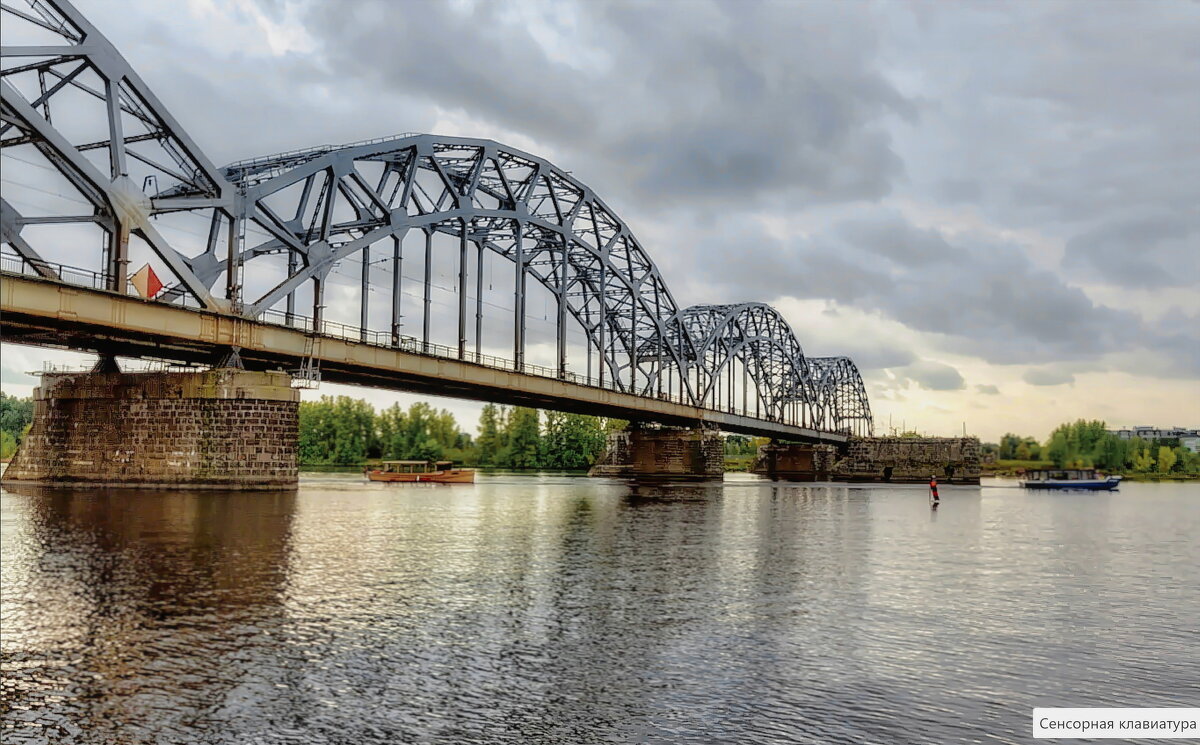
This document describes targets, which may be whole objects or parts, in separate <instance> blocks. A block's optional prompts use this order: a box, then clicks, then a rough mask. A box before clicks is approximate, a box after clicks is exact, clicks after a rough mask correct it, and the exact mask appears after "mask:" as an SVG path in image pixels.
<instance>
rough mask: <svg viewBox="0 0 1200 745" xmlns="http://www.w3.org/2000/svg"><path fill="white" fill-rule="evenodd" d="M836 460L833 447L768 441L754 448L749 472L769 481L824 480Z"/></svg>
mask: <svg viewBox="0 0 1200 745" xmlns="http://www.w3.org/2000/svg"><path fill="white" fill-rule="evenodd" d="M837 459H838V453H837V448H836V447H834V446H833V445H801V444H793V443H784V442H771V443H769V444H767V445H762V446H760V447H759V448H758V456H757V457H756V458H755V460H754V466H753V468H751V469H750V470H751V471H753V472H754V473H757V474H759V475H762V476H768V477H770V478H773V479H787V480H788V481H828V480H829V478H830V473H831V472H832V471H833V467H834V464H835V463H836V462H837Z"/></svg>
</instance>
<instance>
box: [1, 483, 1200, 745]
mask: <svg viewBox="0 0 1200 745" xmlns="http://www.w3.org/2000/svg"><path fill="white" fill-rule="evenodd" d="M0 510H2V526H0V528H2V533H0V539H2V541H3V543H2V546H3V552H2V569H3V594H2V598H0V600H2V604H0V640H2V654H3V660H2V661H3V708H2V710H0V719H2V724H3V738H2V739H3V740H4V742H6V743H7V742H26V741H32V742H39V741H40V742H54V743H58V742H78V743H156V744H157V743H189V742H204V743H231V744H232V743H239V744H241V743H275V742H298V743H356V744H364V743H393V742H454V743H459V742H462V743H471V742H478V743H597V742H647V743H682V742H739V743H755V742H811V743H827V742H836V743H864V742H865V743H893V742H1028V741H1030V737H1029V732H1030V710H1031V708H1032V707H1033V706H1035V705H1037V706H1143V707H1152V706H1163V707H1166V706H1184V705H1190V706H1196V705H1200V671H1198V667H1197V660H1198V659H1200V632H1198V631H1197V628H1198V623H1200V622H1198V619H1200V591H1198V589H1197V588H1200V541H1198V539H1197V536H1198V535H1200V486H1196V485H1169V484H1161V485H1160V484H1129V485H1127V486H1125V487H1124V488H1123V489H1122V490H1121V492H1120V493H1115V494H1098V495H1097V494H1086V493H1059V494H1053V493H1036V492H1025V491H1023V490H1020V489H1015V488H1002V487H1000V486H985V487H983V488H966V487H959V488H952V487H943V502H942V505H941V507H940V509H939V510H937V511H936V512H933V511H931V510H930V508H929V506H928V504H927V502H926V497H925V492H924V490H923V489H922V488H920V487H908V488H905V487H896V486H888V487H884V486H878V487H876V486H868V487H847V486H842V485H777V484H772V483H770V482H763V481H756V480H753V479H751V478H748V477H740V478H739V477H734V476H730V477H728V479H727V480H726V481H725V482H724V483H723V484H711V485H689V486H671V487H650V486H635V485H630V484H626V483H624V482H618V481H605V480H589V479H584V478H571V477H552V476H544V477H536V478H535V477H521V476H491V477H488V476H484V477H481V478H480V480H479V483H478V484H476V485H474V486H455V487H449V486H397V485H390V486H388V485H378V484H364V483H359V482H358V481H357V479H354V478H341V477H336V476H323V477H317V476H314V477H313V478H311V479H306V480H305V481H304V483H303V485H302V487H301V488H300V490H299V491H298V492H296V493H284V494H225V493H212V492H164V493H150V492H143V491H95V492H69V491H47V490H34V489H18V490H15V491H7V492H5V493H4V494H3V497H2V502H0Z"/></svg>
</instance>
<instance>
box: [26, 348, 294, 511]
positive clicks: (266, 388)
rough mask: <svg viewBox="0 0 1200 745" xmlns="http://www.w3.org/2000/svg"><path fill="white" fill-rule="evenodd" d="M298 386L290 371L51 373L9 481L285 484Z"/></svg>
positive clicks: (290, 482) (290, 480) (290, 477)
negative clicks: (287, 372)
mask: <svg viewBox="0 0 1200 745" xmlns="http://www.w3.org/2000/svg"><path fill="white" fill-rule="evenodd" d="M298 407H299V391H296V390H294V389H293V388H292V387H291V379H290V377H289V376H288V375H287V374H286V373H279V372H247V371H245V370H238V369H224V368H223V369H216V370H208V371H203V372H182V373H180V372H171V373H121V372H103V373H49V374H46V375H44V376H43V378H42V384H41V386H40V387H38V388H37V389H36V390H35V391H34V418H33V424H32V427H31V428H30V431H29V434H28V435H26V437H25V439H24V440H23V441H22V442H21V445H20V447H19V448H18V450H17V452H16V454H15V455H14V456H13V459H12V462H11V463H9V466H8V469H7V470H6V471H5V472H4V477H3V479H4V482H5V483H37V484H49V485H56V486H77V487H91V486H121V487H146V488H151V487H155V488H162V487H188V488H219V489H281V488H283V489H287V488H294V487H295V486H296V483H297V467H296V441H297V426H298Z"/></svg>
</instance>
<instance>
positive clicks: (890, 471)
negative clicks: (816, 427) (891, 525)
mask: <svg viewBox="0 0 1200 745" xmlns="http://www.w3.org/2000/svg"><path fill="white" fill-rule="evenodd" d="M979 457H980V447H979V438H977V437H860V438H855V439H853V440H851V441H850V442H849V443H848V445H847V446H846V447H845V450H844V452H842V453H839V452H837V451H836V450H835V449H834V448H833V447H831V446H828V445H788V444H783V443H771V444H769V445H763V446H762V447H760V448H759V449H758V458H757V460H756V461H755V464H754V468H753V470H754V472H755V473H758V474H761V475H763V476H770V477H772V478H782V479H789V480H796V481H870V482H875V483H897V484H902V483H909V484H914V483H925V482H927V481H929V477H930V476H937V478H938V481H941V482H943V483H949V484H978V483H979V473H980V470H979Z"/></svg>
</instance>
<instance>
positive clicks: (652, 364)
mask: <svg viewBox="0 0 1200 745" xmlns="http://www.w3.org/2000/svg"><path fill="white" fill-rule="evenodd" d="M2 7H3V11H4V13H5V14H6V19H5V20H6V22H5V24H4V28H5V36H6V41H5V44H4V48H3V63H4V67H3V69H2V70H0V88H2V93H3V111H2V114H3V124H2V125H0V147H2V148H3V149H4V151H5V153H6V154H7V153H8V152H10V150H9V149H10V148H12V149H13V150H12V152H15V151H16V150H17V149H18V148H20V147H21V146H28V147H31V148H34V149H36V151H37V152H38V153H40V154H41V155H42V156H43V157H44V158H45V161H47V162H48V163H49V164H50V166H51V167H52V168H53V169H55V170H57V171H58V172H59V173H60V174H61V175H62V176H63V177H65V179H66V180H67V182H68V183H69V184H70V185H71V186H73V187H74V188H75V189H76V190H78V192H79V193H80V194H81V195H82V197H83V200H84V201H86V203H87V205H88V206H89V207H90V210H91V214H83V215H79V214H65V215H26V214H22V213H21V212H20V211H18V210H17V208H16V207H15V206H14V205H12V204H10V203H9V202H8V201H7V200H5V201H4V202H3V204H2V205H0V206H2V207H3V221H2V223H3V228H4V230H3V242H4V243H7V244H9V245H10V246H12V248H13V249H14V250H15V251H16V252H17V253H18V254H19V255H20V257H21V258H22V259H23V260H24V261H25V262H26V263H27V264H28V265H29V266H30V267H33V268H34V269H35V270H37V271H38V272H39V273H41V274H43V275H47V276H53V275H54V270H53V269H52V268H51V265H50V264H49V263H48V262H46V261H44V260H43V259H42V257H41V255H40V254H39V253H38V250H37V248H36V246H35V245H33V241H32V240H30V235H29V234H30V232H31V231H29V230H28V228H29V227H30V226H33V225H38V226H47V225H55V226H60V227H62V226H71V225H75V224H78V223H88V224H91V225H94V226H96V227H99V228H100V230H101V231H102V233H103V235H104V240H103V246H102V251H103V257H102V262H101V263H100V265H101V267H102V269H103V273H104V277H105V281H106V283H107V284H108V286H109V288H110V289H112V290H116V291H121V292H124V291H125V290H126V274H127V264H128V262H129V255H130V254H129V244H130V236H134V237H136V238H137V239H140V240H141V241H143V242H144V243H145V244H147V245H148V246H149V247H150V248H151V249H152V250H153V252H154V254H155V255H157V257H158V258H159V259H160V260H161V264H162V268H163V269H165V270H166V271H167V272H169V273H170V274H171V275H173V277H172V278H171V281H170V288H169V289H168V290H167V291H166V292H165V293H164V294H163V295H162V296H161V298H160V299H165V300H167V301H168V302H189V303H190V302H195V303H197V304H199V305H200V306H201V307H203V308H207V309H210V310H214V311H218V312H223V313H230V314H239V315H244V316H246V317H252V318H253V317H261V316H263V315H264V314H266V313H268V312H282V313H283V314H284V315H285V317H286V320H287V322H293V321H294V319H297V318H299V317H300V316H299V314H298V313H297V308H296V302H297V291H298V290H300V289H301V288H306V289H307V291H308V293H310V294H311V297H312V310H311V318H310V319H304V320H303V321H302V323H305V324H309V325H310V327H312V328H315V329H321V328H323V327H322V325H321V324H322V320H323V319H322V315H323V313H324V310H325V303H326V300H325V286H326V282H327V281H328V277H329V274H330V272H331V271H332V270H333V269H334V268H335V267H336V266H337V265H338V263H339V262H341V261H343V260H347V259H351V258H352V257H356V256H358V255H362V257H363V258H362V261H361V264H362V266H363V274H362V288H361V289H362V292H361V308H360V310H361V316H360V319H361V326H362V329H363V332H362V333H363V335H364V338H365V337H366V334H367V330H366V327H367V320H368V314H367V298H368V296H369V292H368V290H369V289H370V287H369V281H370V279H369V272H368V271H367V267H368V266H369V265H370V263H371V261H369V260H368V259H369V257H371V256H372V255H374V256H375V257H376V258H377V259H378V257H379V256H380V251H381V248H380V245H382V251H383V253H384V256H383V260H384V261H385V262H386V261H387V260H389V259H390V261H391V262H392V269H393V271H392V279H393V282H394V287H393V288H391V289H392V292H391V294H392V305H393V307H392V314H391V318H392V323H391V336H392V342H393V343H396V344H398V343H400V340H401V337H400V317H401V314H400V296H401V292H400V285H399V283H400V282H401V279H400V278H401V272H400V266H401V264H400V262H401V261H402V260H403V254H402V251H403V245H404V238H405V236H406V235H407V234H408V233H409V232H411V231H416V232H417V234H418V235H423V236H424V245H425V252H426V257H428V256H429V252H430V250H431V244H432V239H433V236H435V235H436V234H444V235H450V236H454V237H455V238H457V241H458V262H457V266H458V287H457V301H458V350H457V351H458V356H459V357H460V358H464V357H467V356H469V355H468V350H467V348H466V347H467V341H468V329H467V327H468V317H469V315H470V310H469V308H468V302H469V298H470V296H471V291H472V288H470V287H468V275H469V272H468V267H469V265H470V263H471V261H472V259H474V261H475V262H476V268H477V270H476V271H475V272H474V275H475V280H476V282H477V283H479V282H481V281H482V272H481V271H479V267H482V261H483V253H484V251H485V250H487V251H492V252H495V253H497V254H499V255H501V256H503V257H505V258H507V259H509V260H510V261H512V262H513V264H514V269H515V271H514V281H513V300H514V311H513V364H514V365H515V366H516V367H517V369H523V368H524V364H525V347H526V333H525V317H526V313H525V298H526V283H527V281H528V279H529V278H530V277H532V278H533V279H534V280H535V281H536V282H538V283H540V284H541V285H543V286H544V287H545V288H546V289H547V290H548V291H549V292H550V293H551V294H552V296H553V297H554V298H555V302H556V319H555V321H556V330H557V338H556V347H557V357H558V360H557V362H558V364H557V371H556V372H557V374H558V375H560V376H565V375H568V374H569V373H568V359H567V341H566V328H567V323H566V321H567V318H568V317H570V318H572V319H573V320H574V321H575V322H576V323H577V324H578V325H579V327H580V328H581V329H582V330H583V333H584V335H585V338H586V340H587V343H586V353H587V357H588V359H587V369H588V370H589V371H590V370H592V369H593V356H594V357H595V360H594V363H595V369H597V370H598V377H599V382H600V385H602V386H606V387H613V388H617V389H619V390H622V391H627V392H634V393H638V394H641V395H649V396H664V395H673V396H680V397H682V398H683V399H684V400H686V401H689V402H691V403H693V404H695V405H700V406H705V407H708V408H714V409H734V408H737V406H738V405H739V404H740V405H741V407H742V409H743V410H747V411H748V410H749V409H751V408H752V409H753V410H754V411H755V413H756V414H757V415H758V416H760V417H762V418H766V419H771V420H774V421H782V422H789V423H797V424H805V425H808V426H812V427H817V428H824V429H831V430H836V431H844V432H857V433H862V431H863V430H864V429H866V430H867V431H869V427H870V409H869V405H868V403H867V399H866V394H865V390H864V388H863V385H862V380H861V377H860V376H859V375H858V371H857V369H856V368H855V367H854V365H853V363H851V362H850V361H849V360H848V359H845V358H820V359H819V360H810V359H807V358H806V357H805V356H804V353H803V350H802V348H801V346H800V344H799V342H798V341H797V340H796V338H795V336H794V334H793V333H792V330H791V328H790V327H789V326H788V324H787V322H786V321H785V320H784V319H783V318H782V317H781V316H780V315H779V314H778V312H776V311H775V310H774V309H772V308H770V307H769V306H767V305H764V304H761V303H747V304H742V305H720V306H694V307H691V308H686V309H679V308H678V307H677V306H676V304H675V301H674V299H673V297H672V296H671V293H670V291H669V289H668V288H667V286H666V283H665V282H664V280H663V278H662V276H661V274H660V272H659V270H658V268H657V267H656V266H655V264H654V262H653V261H652V260H651V259H650V257H649V255H648V254H647V253H646V251H645V250H644V249H643V247H642V246H641V244H640V243H639V242H638V241H637V239H636V238H635V237H634V236H633V234H632V232H631V231H630V230H629V228H628V226H627V225H626V224H625V223H624V222H623V221H621V220H620V218H619V217H617V215H616V214H615V213H614V212H613V211H612V210H611V209H609V208H608V207H607V205H605V204H604V202H603V201H602V200H601V199H600V198H599V197H597V196H596V195H595V194H594V193H593V192H592V190H591V189H590V188H588V187H587V186H586V185H585V184H583V183H581V182H580V181H578V180H577V179H575V178H574V177H573V176H572V175H570V174H569V173H567V172H565V171H563V170H561V169H559V168H557V167H555V166H554V165H553V164H551V163H549V162H548V161H546V160H544V159H541V158H538V157H536V156H534V155H531V154H529V153H525V152H522V151H520V150H517V149H515V148H511V147H507V146H504V145H501V144H499V143H496V142H492V141H490V140H477V139H468V138H452V137H435V136H432V135H402V136H399V137H393V138H386V139H381V140H375V141H370V142H363V143H356V144H352V145H346V146H339V147H333V146H324V147H317V148H311V149H307V150H302V151H295V152H290V153H283V154H279V155H271V156H265V157H262V158H254V159H251V160H247V161H241V162H238V163H234V164H231V165H229V166H227V167H225V168H224V169H218V168H216V167H214V166H213V164H212V163H211V162H210V161H209V160H208V159H207V158H206V157H205V155H204V154H203V152H202V151H201V150H200V149H199V148H198V147H197V146H196V145H195V143H194V142H193V141H192V140H191V139H190V138H189V137H188V136H187V134H186V133H185V132H184V131H183V129H182V127H180V126H179V124H178V123H177V122H176V121H175V120H174V119H173V118H172V117H171V116H170V115H169V114H168V113H167V112H166V110H165V108H164V107H163V106H162V105H161V104H160V103H159V101H158V100H157V99H156V98H155V97H154V95H153V94H152V93H151V92H150V91H149V89H148V88H147V87H146V86H145V84H144V83H143V82H142V81H141V79H140V78H139V77H138V76H137V75H136V73H134V72H133V70H132V69H131V68H130V67H129V65H128V64H127V63H126V62H125V60H124V59H123V58H122V57H121V56H120V54H119V53H118V52H117V51H116V50H115V49H114V48H113V47H112V45H111V44H110V43H109V42H108V41H107V40H106V39H105V38H104V37H103V36H102V35H101V34H100V33H99V32H98V31H97V30H96V29H95V28H94V27H93V26H92V25H91V24H90V23H88V21H87V20H86V19H85V18H84V17H83V16H82V14H80V13H79V12H78V11H77V10H76V9H75V8H74V7H73V6H72V5H71V4H70V3H68V2H66V1H65V0H39V1H36V2H35V1H33V0H30V2H29V9H28V10H19V9H16V8H14V7H11V6H9V5H7V4H6V5H4V6H2ZM21 23H23V24H24V25H25V26H27V27H28V28H30V29H32V30H33V31H35V32H36V33H37V34H41V36H42V37H43V38H44V37H46V36H52V37H56V39H57V42H56V43H55V44H44V43H28V42H26V41H25V40H24V39H14V40H13V43H10V42H9V40H8V39H7V37H8V36H9V29H10V28H12V27H15V26H18V25H19V24H21ZM68 94H69V95H68ZM81 96H82V97H83V98H91V99H93V100H94V101H96V102H99V104H100V105H99V106H98V108H97V112H98V115H96V114H95V113H94V116H95V118H96V119H97V122H96V126H95V127H94V128H93V130H92V131H93V132H95V134H93V135H91V136H90V137H88V136H85V135H82V134H79V133H80V132H82V131H83V128H80V127H68V128H67V129H69V130H70V131H72V132H74V133H75V134H74V136H71V135H68V134H65V133H64V130H63V129H60V128H59V127H58V126H56V124H54V123H52V122H61V121H64V120H68V119H70V120H76V119H80V118H81V116H80V114H79V112H78V111H77V106H78V104H77V103H76V104H72V103H70V101H71V99H72V98H74V99H76V100H77V99H78V98H80V97H81ZM68 107H71V108H68ZM55 111H58V114H57V116H54V115H53V112H55ZM73 123H74V122H73ZM98 156H99V157H98ZM139 180H140V186H139ZM180 213H186V214H188V215H192V216H194V215H196V214H199V215H201V216H202V217H203V218H204V219H205V220H206V221H207V225H208V230H207V238H206V239H204V240H203V241H202V243H201V245H200V246H199V248H198V250H196V249H195V248H193V250H186V249H184V248H182V247H180V246H178V245H172V242H171V241H169V240H168V239H167V238H165V237H164V236H163V234H162V233H161V232H160V231H159V230H158V229H157V228H156V221H157V220H158V219H159V218H162V217H166V216H170V215H177V214H180ZM248 228H251V230H249V231H248ZM255 232H257V233H259V234H260V235H265V236H266V238H265V239H263V240H257V239H249V238H248V236H250V235H252V234H253V233H255ZM388 249H390V255H389V251H388ZM372 252H374V253H373V254H372ZM272 255H281V256H283V257H286V263H287V271H286V274H285V275H284V276H283V277H282V278H281V279H280V280H279V281H278V282H277V283H276V284H274V286H272V287H270V288H269V289H265V290H263V291H261V292H255V293H248V292H247V290H246V289H245V288H244V287H243V282H244V280H245V279H246V277H247V272H248V271H250V272H254V271H255V270H254V267H255V266H256V265H257V264H259V263H261V261H263V260H264V259H263V257H267V256H272ZM424 266H425V267H426V278H425V299H424V314H423V318H424V320H423V324H424V328H423V339H424V341H425V342H426V343H428V339H429V326H428V324H429V285H430V280H429V275H428V267H429V262H428V261H426V262H425V263H424ZM221 277H224V279H225V282H224V288H223V290H222V289H219V288H216V285H217V282H218V280H219V279H221ZM474 300H475V308H474V321H475V330H474V331H475V333H474V339H475V345H476V349H475V353H476V354H478V353H479V351H480V350H479V344H480V339H481V337H482V333H481V329H482V318H483V307H482V292H481V286H479V285H477V287H476V288H474ZM739 377H740V378H741V380H740V381H739V380H738V378H739ZM739 382H740V383H741V388H740V398H741V401H738V400H737V399H738V384H739ZM751 384H752V386H751ZM751 391H753V393H754V402H753V406H751V402H750V400H749V396H750V393H751Z"/></svg>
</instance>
